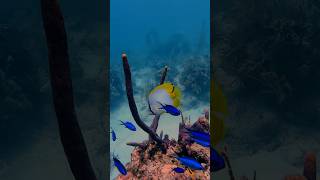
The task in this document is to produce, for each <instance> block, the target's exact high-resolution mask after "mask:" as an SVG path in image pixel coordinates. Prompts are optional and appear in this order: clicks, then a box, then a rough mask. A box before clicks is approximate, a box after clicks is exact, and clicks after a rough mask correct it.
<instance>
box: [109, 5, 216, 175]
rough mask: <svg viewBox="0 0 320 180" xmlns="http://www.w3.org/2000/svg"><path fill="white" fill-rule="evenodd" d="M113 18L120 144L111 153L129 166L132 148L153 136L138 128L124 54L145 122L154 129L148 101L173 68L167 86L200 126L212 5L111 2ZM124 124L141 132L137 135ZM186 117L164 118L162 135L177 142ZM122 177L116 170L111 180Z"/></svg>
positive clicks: (205, 104) (114, 105)
mask: <svg viewBox="0 0 320 180" xmlns="http://www.w3.org/2000/svg"><path fill="white" fill-rule="evenodd" d="M110 9H111V15H110V54H111V55H110V59H111V60H110V68H111V69H110V91H111V92H110V99H111V103H110V106H111V112H110V126H111V127H112V128H113V129H114V130H115V132H116V134H117V137H118V139H117V140H116V141H115V142H113V141H112V140H111V139H110V142H111V143H110V144H111V145H110V146H111V148H110V152H111V154H112V153H114V154H115V155H117V156H118V157H119V159H120V161H122V162H123V163H124V164H125V163H127V162H129V161H130V157H131V152H132V150H133V148H132V147H130V146H127V145H126V143H127V142H141V141H143V140H145V139H147V134H146V133H145V132H144V131H142V130H141V129H140V128H139V127H138V126H137V125H136V124H135V122H134V120H133V118H132V116H131V112H130V110H129V107H128V102H127V97H126V93H125V88H124V76H123V69H122V61H121V54H122V53H123V52H125V53H126V54H127V56H128V60H129V64H130V66H131V71H132V80H133V88H134V95H135V100H136V104H137V107H138V110H139V114H140V116H141V118H142V119H143V121H144V122H145V123H146V124H148V125H150V123H151V120H152V118H153V116H152V115H150V112H149V111H148V104H147V96H148V94H149V92H150V90H151V89H152V88H154V87H155V86H156V85H157V84H158V83H159V81H160V75H161V70H162V68H163V67H164V66H168V67H169V71H168V74H167V78H166V81H169V82H172V83H174V84H175V85H176V86H177V87H178V88H180V89H181V91H182V99H181V107H180V108H181V110H182V112H183V114H184V116H186V117H189V116H190V118H191V121H193V122H194V121H196V120H197V119H198V117H199V116H201V115H202V113H203V110H204V109H208V108H209V94H210V93H209V90H210V67H209V64H210V62H209V53H210V52H209V32H210V17H209V15H210V2H209V0H206V1H195V0H183V1H182V0H176V1H171V0H163V1H155V0H136V1H132V0H130V1H129V0H111V6H110ZM120 120H122V121H131V122H132V123H134V124H135V125H136V126H137V131H136V132H132V131H129V130H128V129H126V128H124V127H123V126H121V125H120ZM180 121H181V120H180V117H174V116H170V115H168V114H165V115H163V116H161V120H160V122H159V128H158V131H157V132H158V133H159V132H160V131H161V130H163V132H164V134H168V135H169V137H170V138H174V139H177V136H178V134H177V131H178V125H179V122H180ZM118 174H119V172H118V171H117V170H116V169H115V168H113V169H111V175H110V177H111V178H112V179H113V178H115V177H116V176H117V175H118Z"/></svg>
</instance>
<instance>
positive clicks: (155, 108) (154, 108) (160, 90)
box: [148, 82, 181, 115]
mask: <svg viewBox="0 0 320 180" xmlns="http://www.w3.org/2000/svg"><path fill="white" fill-rule="evenodd" d="M180 100H181V91H180V89H179V88H178V87H177V86H175V85H173V84H172V83H170V82H165V83H163V84H161V85H159V86H157V87H155V88H154V89H152V90H151V91H150V93H149V95H148V106H149V110H150V112H151V113H152V114H153V115H160V114H163V113H167V111H166V110H165V108H163V106H162V105H161V104H163V105H165V107H166V106H167V107H166V108H169V107H170V108H171V106H172V107H174V108H175V109H177V108H178V107H179V106H180ZM159 102H160V104H159ZM169 105H170V106H169ZM169 112H171V111H169ZM169 112H168V113H169ZM172 113H173V112H172ZM179 113H180V111H179ZM173 114H178V111H175V113H173Z"/></svg>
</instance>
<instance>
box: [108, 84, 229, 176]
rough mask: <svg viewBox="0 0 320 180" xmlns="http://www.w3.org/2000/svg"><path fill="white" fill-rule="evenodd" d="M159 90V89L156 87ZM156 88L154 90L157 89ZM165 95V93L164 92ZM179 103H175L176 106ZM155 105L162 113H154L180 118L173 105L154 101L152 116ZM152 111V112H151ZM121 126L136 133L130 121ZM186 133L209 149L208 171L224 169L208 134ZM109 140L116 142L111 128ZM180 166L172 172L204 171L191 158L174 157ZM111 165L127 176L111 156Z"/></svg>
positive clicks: (118, 162) (117, 159)
mask: <svg viewBox="0 0 320 180" xmlns="http://www.w3.org/2000/svg"><path fill="white" fill-rule="evenodd" d="M170 85H171V86H173V84H166V85H165V86H164V85H161V86H164V87H160V90H161V88H168V87H170ZM157 88H159V87H157ZM157 88H156V89H157ZM172 89H173V90H172V91H170V93H173V92H174V86H173V88H172ZM164 92H165V91H156V92H155V93H160V94H161V93H164ZM165 93H166V92H165ZM152 98H154V99H157V94H155V95H154V94H152ZM176 101H177V100H176ZM178 102H179V101H177V102H176V104H177V103H178ZM156 104H158V105H160V107H158V109H159V110H162V111H158V110H157V111H156V112H157V113H163V112H164V113H168V114H170V115H172V116H180V115H181V111H180V110H179V109H178V108H177V107H175V106H174V105H170V104H166V103H161V102H159V101H156V103H154V104H152V105H150V102H149V104H148V105H149V110H150V111H151V113H152V114H156V113H155V112H154V110H155V107H156ZM152 109H153V110H152ZM120 122H121V124H120V125H122V126H124V127H125V128H127V129H128V130H130V131H133V132H134V131H137V128H136V127H135V125H134V124H133V123H131V122H130V121H121V120H120ZM187 133H188V134H189V136H190V138H191V140H192V141H194V142H195V143H197V144H199V145H201V146H203V147H206V148H210V163H211V164H210V171H211V172H215V171H218V170H221V169H223V168H225V162H224V159H223V157H222V156H221V155H220V154H219V153H218V152H217V151H216V150H215V149H214V148H212V147H211V146H210V134H209V133H206V132H200V131H195V130H192V129H190V128H187ZM111 138H112V141H116V140H117V135H116V132H115V131H114V129H112V128H111ZM175 158H176V159H177V160H178V161H179V162H180V164H182V165H184V166H185V168H182V167H175V168H173V169H172V171H174V172H176V173H184V172H185V170H188V171H189V172H191V173H192V170H204V167H203V166H202V165H201V163H200V162H198V161H197V160H196V159H195V158H193V157H189V156H176V157H175ZM113 163H114V166H115V167H116V168H117V169H118V171H119V172H120V173H121V174H122V175H127V170H126V168H125V166H124V165H123V163H122V162H121V161H120V160H119V158H118V157H116V156H114V155H113Z"/></svg>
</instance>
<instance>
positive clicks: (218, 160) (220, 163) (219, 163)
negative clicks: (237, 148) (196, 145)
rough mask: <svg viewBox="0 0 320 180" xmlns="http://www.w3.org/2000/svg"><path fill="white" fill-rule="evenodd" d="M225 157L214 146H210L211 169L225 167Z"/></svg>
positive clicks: (216, 169) (213, 170)
mask: <svg viewBox="0 0 320 180" xmlns="http://www.w3.org/2000/svg"><path fill="white" fill-rule="evenodd" d="M225 166H226V165H225V162H224V159H223V157H222V156H221V155H220V154H219V153H218V152H217V151H216V150H215V149H213V148H212V147H210V171H211V172H215V171H219V170H221V169H223V168H225Z"/></svg>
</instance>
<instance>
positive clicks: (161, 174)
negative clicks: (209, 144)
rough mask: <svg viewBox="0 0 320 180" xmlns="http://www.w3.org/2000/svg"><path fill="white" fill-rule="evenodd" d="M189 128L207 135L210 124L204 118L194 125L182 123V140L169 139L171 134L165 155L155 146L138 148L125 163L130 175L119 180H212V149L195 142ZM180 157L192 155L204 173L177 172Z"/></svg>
mask: <svg viewBox="0 0 320 180" xmlns="http://www.w3.org/2000/svg"><path fill="white" fill-rule="evenodd" d="M186 128H191V129H193V130H199V131H204V132H208V131H209V121H208V119H207V118H206V117H205V116H203V117H200V118H199V119H198V120H197V121H196V122H195V123H194V124H190V123H189V122H186V124H182V123H180V126H179V139H178V141H176V140H175V139H169V136H168V135H165V136H164V138H163V141H164V144H165V147H166V149H167V152H166V153H163V152H162V151H161V150H160V149H159V147H157V146H156V144H155V143H148V144H146V145H145V146H137V147H136V148H135V149H134V150H133V152H132V153H131V161H130V162H129V163H127V164H126V168H127V170H128V174H127V175H126V176H123V175H119V176H118V177H117V179H118V180H129V179H130V180H135V179H165V180H170V179H202V180H203V179H209V178H210V168H209V164H210V157H209V155H210V149H209V148H205V147H203V146H201V145H199V144H196V143H193V142H192V141H191V139H190V137H189V135H188V134H187V133H186ZM176 154H177V155H189V156H192V157H194V158H195V159H197V160H198V161H199V162H200V163H201V164H202V166H203V167H204V168H205V170H204V171H199V170H195V171H193V174H192V175H191V174H189V173H188V171H185V172H184V173H181V174H179V173H175V172H174V171H173V170H172V169H173V168H175V167H181V165H180V164H179V161H178V160H177V159H176V158H175V156H176Z"/></svg>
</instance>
